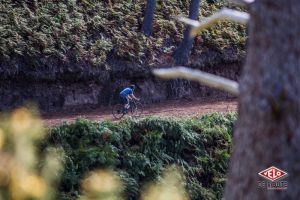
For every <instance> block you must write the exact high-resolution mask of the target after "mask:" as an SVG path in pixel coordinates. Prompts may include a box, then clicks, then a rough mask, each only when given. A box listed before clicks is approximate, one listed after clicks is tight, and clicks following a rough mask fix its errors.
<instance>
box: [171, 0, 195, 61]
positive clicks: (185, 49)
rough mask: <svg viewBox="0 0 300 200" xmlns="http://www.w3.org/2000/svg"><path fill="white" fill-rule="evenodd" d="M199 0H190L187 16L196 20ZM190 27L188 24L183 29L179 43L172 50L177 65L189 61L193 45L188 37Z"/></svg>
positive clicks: (192, 40)
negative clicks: (173, 50)
mask: <svg viewBox="0 0 300 200" xmlns="http://www.w3.org/2000/svg"><path fill="white" fill-rule="evenodd" d="M199 5H200V0H191V3H190V9H189V18H190V19H194V20H197V19H198V17H199ZM190 32H191V27H190V26H188V27H187V28H186V29H185V31H184V36H183V40H182V42H181V44H180V45H179V47H178V48H177V49H176V50H175V52H174V59H175V61H176V64H177V65H186V64H187V63H188V61H189V55H190V51H191V49H192V47H193V43H194V39H192V38H191V37H190Z"/></svg>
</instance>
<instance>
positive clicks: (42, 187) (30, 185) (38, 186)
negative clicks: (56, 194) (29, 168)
mask: <svg viewBox="0 0 300 200" xmlns="http://www.w3.org/2000/svg"><path fill="white" fill-rule="evenodd" d="M16 184H18V183H16ZM19 187H20V188H19V189H20V191H14V193H18V192H21V193H23V194H24V196H29V197H34V198H40V197H42V196H43V195H44V193H45V191H46V184H45V182H44V180H43V179H42V178H41V177H39V176H36V175H29V176H25V177H24V178H23V179H20V180H19Z"/></svg>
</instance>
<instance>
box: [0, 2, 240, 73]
mask: <svg viewBox="0 0 300 200" xmlns="http://www.w3.org/2000/svg"><path fill="white" fill-rule="evenodd" d="M108 2H109V1H103V0H80V1H76V0H63V1H56V0H51V1H49V0H32V1H21V0H16V1H12V0H2V1H1V4H0V13H1V14H0V58H1V60H6V61H7V63H10V64H11V65H12V66H15V65H16V63H15V61H14V59H17V58H18V59H20V58H21V59H25V60H26V62H27V63H28V65H30V67H40V66H43V65H46V64H48V62H47V60H48V59H53V60H55V61H57V60H59V61H60V62H61V63H64V64H68V63H84V64H88V65H92V66H98V67H105V68H106V69H109V68H110V66H109V64H108V63H107V61H108V60H109V59H110V58H118V59H122V60H125V61H130V62H134V63H138V64H141V65H150V66H151V65H154V64H165V63H166V62H168V60H169V61H170V59H172V53H173V52H174V50H175V48H176V47H177V46H178V45H179V43H180V42H181V39H182V36H183V31H184V29H185V26H184V24H182V23H180V22H176V21H174V19H173V17H174V16H178V15H184V16H187V15H188V7H189V1H187V0H186V1H182V0H164V1H157V9H156V13H155V20H154V24H153V30H154V33H153V36H152V37H150V38H147V37H145V36H144V35H143V34H142V33H141V32H140V29H141V26H142V22H143V16H144V9H145V2H146V1H144V0H127V1H121V0H114V1H112V2H113V4H112V7H110V6H109V3H108ZM208 2H209V3H208ZM208 2H207V1H202V0H201V4H200V19H201V18H203V17H207V16H209V15H211V14H212V13H214V12H216V11H217V9H219V8H221V7H224V6H227V7H228V6H229V7H232V6H230V5H229V4H228V3H227V1H224V0H220V1H208ZM237 9H238V8H237ZM245 40H246V32H245V27H244V26H242V25H237V24H234V23H229V22H223V23H219V24H218V25H216V26H215V27H214V28H212V29H209V30H207V31H204V32H203V33H202V34H201V35H200V36H198V37H196V43H195V48H194V49H193V52H192V54H193V55H199V54H201V53H203V52H207V51H209V50H213V51H218V52H220V53H221V54H222V52H223V50H224V49H228V48H229V49H235V52H237V54H242V53H243V52H244V49H245V48H244V46H245ZM56 63H57V62H56ZM16 66H17V65H16ZM63 66H65V65H63Z"/></svg>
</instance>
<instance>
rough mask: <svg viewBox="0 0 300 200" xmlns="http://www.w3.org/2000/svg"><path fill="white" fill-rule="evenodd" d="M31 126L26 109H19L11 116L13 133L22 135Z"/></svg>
mask: <svg viewBox="0 0 300 200" xmlns="http://www.w3.org/2000/svg"><path fill="white" fill-rule="evenodd" d="M30 125H32V116H31V114H30V112H29V111H28V110H27V109H26V108H19V109H17V110H15V111H14V112H13V113H12V115H11V128H12V131H13V132H14V133H17V134H19V133H24V132H25V131H27V130H28V129H29V128H30Z"/></svg>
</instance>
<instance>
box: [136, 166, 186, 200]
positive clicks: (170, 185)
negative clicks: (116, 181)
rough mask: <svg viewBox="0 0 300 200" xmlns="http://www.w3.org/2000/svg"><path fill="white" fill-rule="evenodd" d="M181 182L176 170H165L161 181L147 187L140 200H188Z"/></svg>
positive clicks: (180, 176)
mask: <svg viewBox="0 0 300 200" xmlns="http://www.w3.org/2000/svg"><path fill="white" fill-rule="evenodd" d="M182 182H183V180H182V175H181V174H180V173H179V171H178V170H177V169H176V168H170V169H167V171H166V172H165V173H164V175H163V180H162V181H161V182H160V183H156V184H152V185H151V186H150V187H148V188H147V190H146V192H144V193H143V195H142V200H167V199H172V200H188V199H189V198H188V196H187V195H186V193H185V190H184V187H183V184H182Z"/></svg>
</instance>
